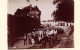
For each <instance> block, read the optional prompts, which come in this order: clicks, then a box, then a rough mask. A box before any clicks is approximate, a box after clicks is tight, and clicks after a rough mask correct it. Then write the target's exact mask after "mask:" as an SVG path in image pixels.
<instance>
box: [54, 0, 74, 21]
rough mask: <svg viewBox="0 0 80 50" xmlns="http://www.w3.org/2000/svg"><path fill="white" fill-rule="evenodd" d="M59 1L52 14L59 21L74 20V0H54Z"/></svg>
mask: <svg viewBox="0 0 80 50" xmlns="http://www.w3.org/2000/svg"><path fill="white" fill-rule="evenodd" d="M56 3H58V5H57V6H56V8H58V10H56V11H54V12H53V13H52V15H53V16H54V17H55V20H57V21H60V20H61V21H65V22H74V2H73V0H54V1H53V4H56Z"/></svg>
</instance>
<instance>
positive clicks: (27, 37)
mask: <svg viewBox="0 0 80 50" xmlns="http://www.w3.org/2000/svg"><path fill="white" fill-rule="evenodd" d="M55 41H57V30H56V29H47V30H43V29H38V30H34V31H32V32H29V33H28V34H24V45H28V44H31V45H33V46H34V45H35V44H40V46H41V47H42V48H48V47H49V48H50V47H53V46H54V43H55Z"/></svg>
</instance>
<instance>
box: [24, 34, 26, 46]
mask: <svg viewBox="0 0 80 50" xmlns="http://www.w3.org/2000/svg"><path fill="white" fill-rule="evenodd" d="M26 40H27V37H26V34H24V45H25V44H26V45H27V41H26Z"/></svg>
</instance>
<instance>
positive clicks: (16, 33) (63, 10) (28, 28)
mask: <svg viewBox="0 0 80 50" xmlns="http://www.w3.org/2000/svg"><path fill="white" fill-rule="evenodd" d="M7 6H8V11H7V37H8V39H7V41H8V43H7V44H8V50H13V49H55V48H74V46H75V45H74V0H8V3H7Z"/></svg>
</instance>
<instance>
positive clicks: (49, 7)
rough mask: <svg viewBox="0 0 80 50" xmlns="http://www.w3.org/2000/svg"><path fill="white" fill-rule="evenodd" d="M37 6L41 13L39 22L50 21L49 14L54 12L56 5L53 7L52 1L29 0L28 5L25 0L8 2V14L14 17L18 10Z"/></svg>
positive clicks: (9, 0) (10, 0)
mask: <svg viewBox="0 0 80 50" xmlns="http://www.w3.org/2000/svg"><path fill="white" fill-rule="evenodd" d="M30 4H32V6H36V5H37V6H38V8H39V9H40V11H41V21H43V20H52V19H53V18H52V17H51V14H52V12H53V11H54V10H56V6H57V4H55V5H53V0H38V1H37V2H36V0H30V3H29V2H27V1H26V0H8V14H12V15H14V13H15V12H16V10H17V9H18V8H20V9H22V8H24V7H26V6H29V5H30Z"/></svg>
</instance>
